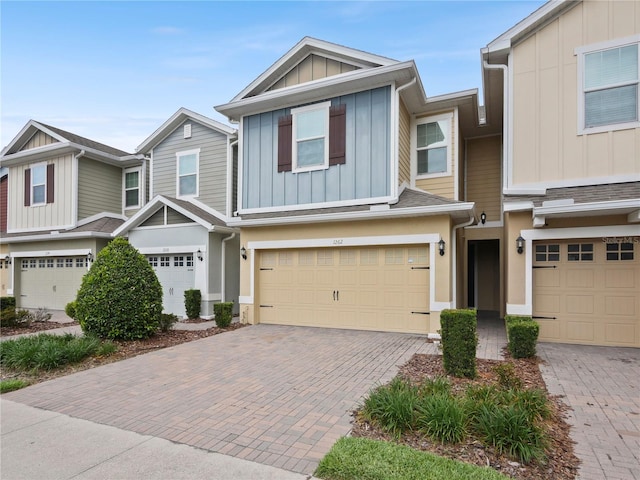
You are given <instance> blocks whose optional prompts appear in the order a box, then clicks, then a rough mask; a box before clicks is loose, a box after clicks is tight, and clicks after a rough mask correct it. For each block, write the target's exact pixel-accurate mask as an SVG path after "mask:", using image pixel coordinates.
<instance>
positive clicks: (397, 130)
mask: <svg viewBox="0 0 640 480" xmlns="http://www.w3.org/2000/svg"><path fill="white" fill-rule="evenodd" d="M417 81H418V80H417V78H416V77H413V78H412V79H411V80H410V81H409V82H408V83H405V84H404V85H402V86H401V87H400V88H397V89H396V110H397V112H396V115H395V118H394V121H395V123H396V125H395V128H394V130H395V131H394V135H395V152H394V157H395V163H396V181H395V187H394V191H393V196H394V197H396V198H398V197H399V194H398V184H399V183H400V145H399V143H400V92H401V91H402V90H404V89H405V88H408V87H410V86H412V85H415V83H416V82H417ZM409 182H410V183H411V172H409Z"/></svg>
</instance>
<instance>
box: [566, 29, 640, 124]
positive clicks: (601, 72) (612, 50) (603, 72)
mask: <svg viewBox="0 0 640 480" xmlns="http://www.w3.org/2000/svg"><path fill="white" fill-rule="evenodd" d="M639 44H640V35H636V36H634V37H631V38H627V39H622V40H616V41H610V42H604V43H600V44H597V45H591V46H586V47H580V48H578V49H576V54H577V55H578V76H579V88H578V95H579V99H578V105H579V115H578V133H598V132H603V131H609V130H617V129H623V128H633V127H637V126H639V125H640V102H639V101H638V100H639V99H638V97H639V93H640V92H639V91H638V89H639V87H638V85H639V83H640V76H639V73H638V72H639V65H640V60H639V59H640V47H639Z"/></svg>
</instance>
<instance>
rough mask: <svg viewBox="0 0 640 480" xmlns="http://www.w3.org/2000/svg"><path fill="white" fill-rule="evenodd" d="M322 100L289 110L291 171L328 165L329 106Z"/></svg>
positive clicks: (316, 168) (320, 167)
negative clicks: (291, 127) (291, 138)
mask: <svg viewBox="0 0 640 480" xmlns="http://www.w3.org/2000/svg"><path fill="white" fill-rule="evenodd" d="M330 106H331V103H330V102H324V103H320V104H316V105H310V106H307V107H300V108H294V109H292V110H291V116H292V121H293V151H292V158H293V171H294V172H301V171H305V170H318V169H323V168H328V167H329V107H330Z"/></svg>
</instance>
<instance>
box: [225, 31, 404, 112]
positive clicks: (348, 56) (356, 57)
mask: <svg viewBox="0 0 640 480" xmlns="http://www.w3.org/2000/svg"><path fill="white" fill-rule="evenodd" d="M311 54H316V55H320V56H324V57H328V58H333V59H336V60H338V61H340V62H344V63H348V64H351V65H354V66H356V67H360V68H372V67H381V66H385V65H391V64H394V63H398V61H397V60H393V59H391V58H387V57H381V56H379V55H374V54H372V53H368V52H363V51H362V50H357V49H354V48H349V47H345V46H343V45H338V44H336V43H331V42H326V41H324V40H319V39H317V38H312V37H304V38H303V39H302V40H300V41H299V42H298V43H297V44H295V45H294V46H293V48H291V50H289V51H288V52H287V53H285V54H284V55H283V56H282V57H280V59H278V60H277V61H276V62H275V63H274V64H273V65H271V66H270V67H269V68H268V69H267V70H265V71H264V73H262V74H261V75H260V76H259V77H258V78H256V79H255V80H254V81H253V82H251V83H250V84H249V85H248V86H247V87H246V88H244V89H243V90H242V91H241V92H240V93H238V94H237V95H236V96H235V97H233V99H232V100H231V102H235V101H237V100H240V99H243V98H246V97H252V96H254V95H258V94H260V93H262V92H264V91H266V90H267V89H268V88H269V87H270V86H271V85H273V84H274V83H275V82H276V81H277V80H278V79H279V78H280V77H282V76H283V75H285V74H286V73H287V72H288V71H289V70H291V69H292V68H293V67H294V66H296V65H297V64H298V63H300V62H301V61H302V60H304V59H305V58H307V57H308V56H309V55H311Z"/></svg>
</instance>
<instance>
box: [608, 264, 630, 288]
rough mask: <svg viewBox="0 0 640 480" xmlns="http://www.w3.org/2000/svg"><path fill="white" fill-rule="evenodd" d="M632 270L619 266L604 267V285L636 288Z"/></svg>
mask: <svg viewBox="0 0 640 480" xmlns="http://www.w3.org/2000/svg"><path fill="white" fill-rule="evenodd" d="M635 277H636V275H635V274H634V271H633V270H630V269H629V270H628V269H620V268H615V269H614V268H607V269H605V277H604V278H605V282H604V286H605V287H607V288H637V285H636V282H635Z"/></svg>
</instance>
